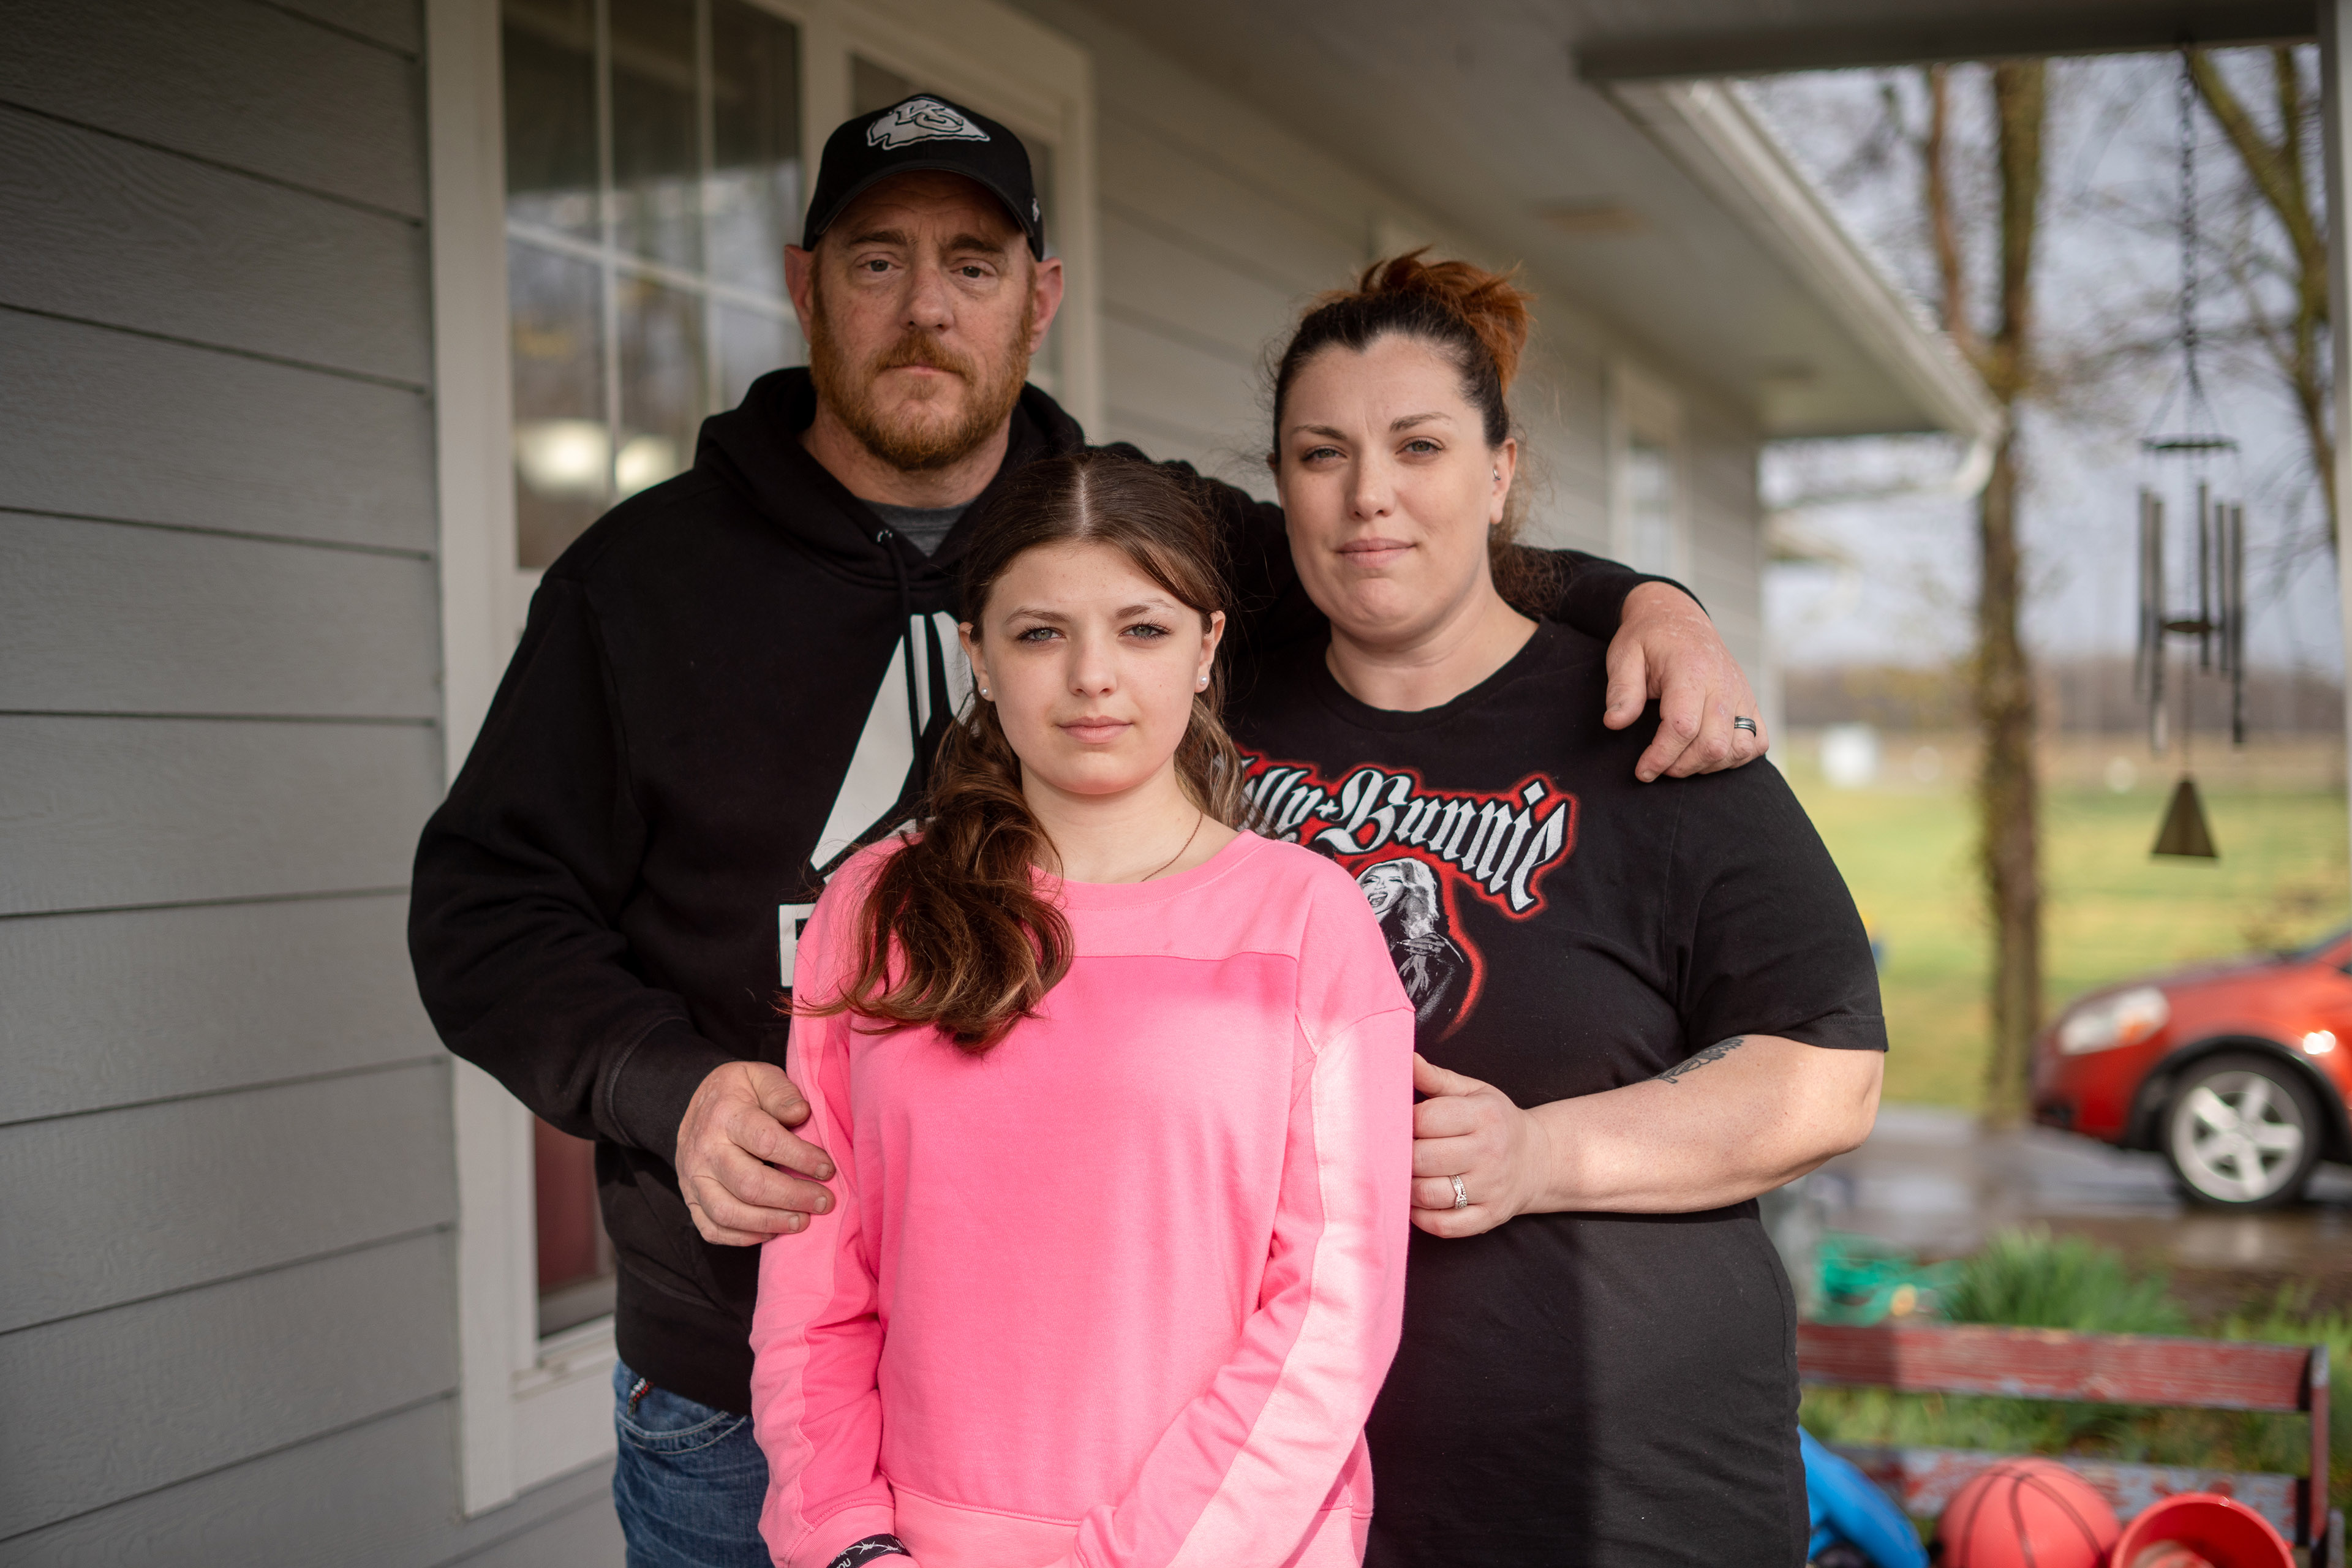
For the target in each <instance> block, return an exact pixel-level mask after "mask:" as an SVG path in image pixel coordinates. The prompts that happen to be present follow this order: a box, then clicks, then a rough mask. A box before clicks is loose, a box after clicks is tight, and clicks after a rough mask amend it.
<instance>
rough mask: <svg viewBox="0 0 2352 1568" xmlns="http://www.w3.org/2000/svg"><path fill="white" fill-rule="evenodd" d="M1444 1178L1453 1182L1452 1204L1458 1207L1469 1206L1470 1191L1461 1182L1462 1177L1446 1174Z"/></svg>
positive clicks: (1464, 1207)
mask: <svg viewBox="0 0 2352 1568" xmlns="http://www.w3.org/2000/svg"><path fill="white" fill-rule="evenodd" d="M1445 1179H1446V1180H1447V1181H1449V1182H1452V1183H1453V1184H1454V1207H1455V1208H1458V1209H1466V1208H1468V1207H1469V1206H1470V1191H1469V1189H1468V1188H1466V1187H1465V1186H1464V1185H1463V1184H1462V1178H1461V1177H1459V1176H1448V1177H1446V1178H1445Z"/></svg>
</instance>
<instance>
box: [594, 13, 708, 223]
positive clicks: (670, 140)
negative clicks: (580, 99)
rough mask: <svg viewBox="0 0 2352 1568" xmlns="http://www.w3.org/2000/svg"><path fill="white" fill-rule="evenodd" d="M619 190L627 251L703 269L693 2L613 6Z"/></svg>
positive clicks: (617, 212)
mask: <svg viewBox="0 0 2352 1568" xmlns="http://www.w3.org/2000/svg"><path fill="white" fill-rule="evenodd" d="M611 3H612V11H611V21H610V24H609V25H610V26H611V29H612V38H613V183H614V186H615V188H616V190H617V192H618V200H617V202H616V203H615V207H614V216H615V217H616V219H617V221H618V225H619V233H618V236H617V237H618V239H619V243H620V247H621V248H622V249H623V250H624V251H628V252H632V253H634V254H635V255H638V256H643V257H646V258H648V259H651V260H656V261H666V262H668V263H669V264H670V265H671V266H673V267H684V268H698V267H699V266H700V265H701V264H702V235H701V230H702V224H701V221H700V208H701V199H700V198H701V194H702V192H701V184H702V181H701V174H702V155H701V143H702V137H701V131H700V124H701V121H700V115H699V113H698V109H697V105H698V103H699V101H700V98H699V95H698V92H697V90H696V88H695V79H696V70H695V58H696V55H697V50H696V48H695V37H694V5H693V4H692V0H611Z"/></svg>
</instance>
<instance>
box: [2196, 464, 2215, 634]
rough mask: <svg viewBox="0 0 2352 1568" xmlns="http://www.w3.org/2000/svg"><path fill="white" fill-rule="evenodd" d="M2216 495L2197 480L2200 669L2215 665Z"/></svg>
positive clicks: (2203, 482)
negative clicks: (2214, 573)
mask: <svg viewBox="0 0 2352 1568" xmlns="http://www.w3.org/2000/svg"><path fill="white" fill-rule="evenodd" d="M2213 510H2214V509H2213V497H2212V492H2211V491H2210V489H2208V488H2207V487H2206V484H2205V481H2204V480H2203V479H2200V480H2198V481H2197V668H2199V669H2210V668H2213V521H2214V518H2213Z"/></svg>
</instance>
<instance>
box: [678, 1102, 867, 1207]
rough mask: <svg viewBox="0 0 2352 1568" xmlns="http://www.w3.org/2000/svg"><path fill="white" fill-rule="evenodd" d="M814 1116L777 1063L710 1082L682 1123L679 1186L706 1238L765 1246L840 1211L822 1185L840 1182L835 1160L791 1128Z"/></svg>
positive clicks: (688, 1107) (679, 1150) (680, 1125)
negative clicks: (811, 1220)
mask: <svg viewBox="0 0 2352 1568" xmlns="http://www.w3.org/2000/svg"><path fill="white" fill-rule="evenodd" d="M808 1118H809V1108H808V1101H806V1100H803V1099H802V1098H801V1091H800V1090H799V1089H795V1088H793V1080H792V1079H788V1078H786V1077H785V1076H784V1069H783V1068H780V1067H777V1066H775V1065H773V1064H772V1063H770V1062H729V1063H728V1064H727V1065H726V1066H724V1067H721V1068H716V1069H714V1070H713V1071H712V1072H711V1074H710V1076H709V1077H708V1078H706V1079H703V1080H702V1086H701V1087H700V1088H699V1089H696V1090H695V1091H694V1098H693V1099H692V1100H688V1102H687V1107H686V1116H685V1119H684V1120H682V1121H679V1123H678V1125H677V1186H678V1191H680V1192H681V1193H683V1194H686V1206H687V1211H688V1213H690V1214H691V1215H694V1227H695V1229H697V1230H698V1231H700V1232H701V1233H702V1239H703V1240H705V1241H708V1242H712V1243H715V1244H717V1245H719V1246H720V1247H757V1246H759V1245H760V1244H761V1242H763V1241H765V1240H767V1239H768V1238H769V1237H772V1236H787V1235H790V1234H791V1233H793V1232H794V1231H798V1230H804V1229H806V1228H807V1227H808V1216H809V1215H813V1214H823V1213H824V1212H825V1211H826V1210H827V1209H829V1208H831V1207H832V1206H833V1194H831V1193H829V1192H827V1191H825V1189H824V1187H822V1186H819V1185H818V1183H820V1182H829V1181H831V1180H833V1161H832V1160H831V1159H829V1158H828V1157H827V1156H826V1154H825V1152H824V1150H822V1149H820V1148H818V1147H817V1146H816V1145H815V1144H814V1143H806V1142H802V1141H801V1140H800V1139H798V1138H795V1137H793V1134H792V1132H791V1131H790V1130H791V1129H792V1128H794V1127H798V1126H800V1125H801V1124H802V1123H803V1122H804V1121H807V1120H808ZM794 1171H797V1172H799V1173H800V1174H801V1175H803V1176H807V1177H809V1178H811V1179H810V1180H808V1181H801V1180H799V1179H797V1178H796V1177H794V1176H793V1175H792V1174H791V1173H792V1172H794Z"/></svg>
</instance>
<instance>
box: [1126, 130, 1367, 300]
mask: <svg viewBox="0 0 2352 1568" xmlns="http://www.w3.org/2000/svg"><path fill="white" fill-rule="evenodd" d="M1105 103H1106V107H1107V108H1108V107H1110V104H1111V100H1110V99H1109V98H1108V97H1106V100H1105ZM1097 155H1098V156H1099V157H1100V159H1101V161H1102V188H1103V191H1104V192H1105V194H1106V203H1107V205H1109V204H1113V203H1115V204H1116V205H1119V206H1123V207H1131V208H1136V209H1139V211H1140V212H1141V213H1142V214H1143V215H1144V216H1146V217H1147V218H1149V219H1150V220H1151V221H1153V222H1155V223H1158V224H1163V225H1165V226H1168V227H1170V228H1173V229H1176V230H1180V231H1181V232H1182V233H1183V234H1185V235H1186V236H1189V237H1191V238H1192V244H1193V245H1195V246H1196V247H1203V248H1207V249H1213V250H1214V251H1216V252H1219V253H1222V254H1224V255H1226V256H1227V257H1229V258H1231V259H1230V262H1229V265H1231V266H1232V267H1233V268H1234V269H1235V270H1237V271H1242V270H1245V271H1247V272H1250V273H1251V274H1253V275H1255V276H1257V277H1259V278H1261V279H1265V281H1267V282H1269V283H1271V284H1272V285H1274V286H1275V287H1277V288H1282V289H1287V290H1288V291H1290V292H1292V293H1305V292H1307V291H1310V290H1313V289H1331V288H1337V287H1339V285H1341V284H1343V283H1345V282H1346V281H1347V280H1348V274H1349V271H1350V270H1351V269H1353V268H1357V267H1360V266H1361V265H1362V264H1363V258H1364V256H1363V253H1364V242H1365V237H1366V234H1367V233H1368V232H1369V229H1370V217H1371V215H1370V212H1366V213H1365V214H1364V216H1363V220H1362V221H1363V223H1364V227H1363V228H1361V229H1357V230H1354V231H1352V232H1349V231H1346V230H1342V229H1340V228H1338V227H1336V226H1333V225H1331V224H1330V223H1328V222H1327V221H1325V220H1324V219H1323V218H1321V217H1320V216H1318V215H1317V214H1315V213H1313V212H1311V211H1309V210H1308V209H1307V208H1306V207H1304V206H1302V205H1300V204H1298V203H1297V202H1296V201H1294V200H1292V199H1290V198H1289V197H1288V196H1287V195H1286V194H1284V193H1283V192H1281V191H1280V190H1279V189H1277V188H1276V186H1275V185H1274V184H1272V183H1268V184H1263V185H1261V184H1259V183H1258V182H1257V181H1256V180H1255V179H1253V178H1251V177H1250V175H1249V174H1247V173H1246V172H1245V171H1241V170H1236V169H1233V168H1230V167H1227V166H1225V165H1224V164H1223V162H1222V161H1221V160H1218V159H1216V158H1215V157H1214V156H1213V154H1210V153H1205V152H1203V151H1202V150H1201V149H1199V148H1196V147H1192V146H1188V145H1185V144H1184V143H1182V142H1179V141H1177V140H1176V139H1174V138H1173V137H1171V135H1170V134H1169V133H1168V132H1166V131H1165V130H1164V129H1162V128H1160V127H1156V126H1147V125H1145V124H1143V123H1140V122H1139V121H1135V120H1131V119H1129V118H1128V117H1127V116H1126V115H1124V114H1121V113H1119V112H1118V111H1117V110H1112V111H1111V112H1107V113H1105V114H1104V115H1103V116H1102V118H1101V120H1100V121H1098V123H1097ZM1120 193H1132V195H1126V196H1122V195H1120ZM1138 196H1139V197H1140V198H1141V199H1140V200H1138V199H1135V198H1136V197H1138Z"/></svg>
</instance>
